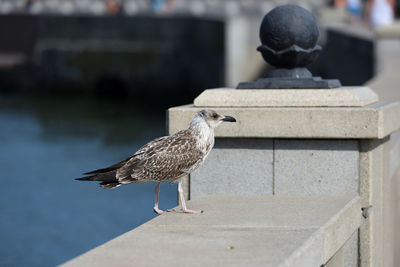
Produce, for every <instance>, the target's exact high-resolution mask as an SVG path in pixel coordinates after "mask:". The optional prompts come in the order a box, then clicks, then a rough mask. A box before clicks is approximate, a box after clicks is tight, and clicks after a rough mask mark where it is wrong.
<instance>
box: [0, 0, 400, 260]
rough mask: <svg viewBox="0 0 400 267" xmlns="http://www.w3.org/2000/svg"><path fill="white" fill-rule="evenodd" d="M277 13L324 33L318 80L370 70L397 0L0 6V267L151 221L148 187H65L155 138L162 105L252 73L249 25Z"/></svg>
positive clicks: (67, 255) (80, 249)
mask: <svg viewBox="0 0 400 267" xmlns="http://www.w3.org/2000/svg"><path fill="white" fill-rule="evenodd" d="M287 3H293V4H298V5H300V6H302V7H304V8H306V9H308V10H310V11H311V12H313V14H314V15H315V16H316V18H317V20H318V23H319V25H320V31H321V36H320V44H321V45H322V46H323V48H324V50H323V52H322V53H321V55H320V56H319V58H318V59H317V61H316V62H314V63H313V64H312V65H311V66H310V67H309V69H310V70H311V71H312V73H313V74H314V75H315V76H322V77H323V78H339V79H340V80H341V82H342V84H343V85H362V84H365V83H366V82H368V81H370V80H371V79H372V78H373V77H374V75H375V74H376V73H377V72H378V71H379V66H378V63H377V62H376V60H375V55H374V44H375V35H374V28H376V27H379V26H381V25H386V24H393V23H396V22H395V21H396V16H398V14H399V9H400V3H399V1H396V0H373V1H371V0H368V1H361V0H347V1H346V0H341V1H339V0H337V1H321V0H298V1H283V0H151V1H150V0H0V14H1V15H0V36H1V38H0V40H1V41H0V171H1V172H0V182H1V186H0V242H1V248H0V266H54V265H57V264H61V263H63V262H65V261H67V260H69V259H71V258H73V257H75V256H77V255H79V254H82V253H84V252H86V251H87V250H89V249H91V248H94V247H96V246H98V245H100V244H102V243H104V242H106V241H108V240H110V239H112V238H114V237H116V236H118V235H120V234H122V233H124V232H126V231H128V230H130V229H132V228H134V227H137V226H138V225H140V224H142V223H144V222H146V221H147V220H149V219H151V218H153V217H154V216H155V214H153V211H152V207H153V204H154V186H155V184H142V185H128V186H124V187H120V188H117V189H115V190H104V189H102V188H100V187H99V186H98V185H96V184H95V183H85V182H77V181H74V180H73V178H75V177H79V176H80V175H81V173H82V172H85V171H89V170H92V169H97V168H101V167H104V166H107V165H110V164H112V163H115V162H117V161H120V160H122V159H124V158H126V157H127V156H130V155H131V154H133V153H134V152H135V151H136V150H137V149H138V148H140V146H141V145H143V144H144V143H146V142H148V141H150V140H151V139H153V138H155V137H158V136H162V135H164V134H165V133H166V127H165V123H166V120H165V119H166V117H165V110H166V109H167V108H168V107H171V106H176V105H183V104H187V103H191V102H192V101H193V99H194V98H195V97H196V96H197V95H198V94H199V93H200V92H202V91H203V90H204V89H207V88H215V87H223V86H232V87H235V86H236V85H237V83H238V82H240V81H249V80H254V79H256V78H259V77H261V76H262V75H263V73H265V70H266V68H268V66H266V63H265V62H263V61H262V59H261V56H260V55H259V54H258V53H257V51H256V47H257V46H258V45H259V40H258V27H259V25H260V22H261V20H262V17H263V16H264V15H265V14H266V13H267V12H268V11H269V10H271V9H272V8H274V7H275V6H277V5H280V4H287ZM378 93H379V92H378ZM160 201H161V202H160V205H161V208H163V209H165V208H171V207H173V206H174V205H176V204H177V197H176V185H170V184H164V185H162V188H161V200H160Z"/></svg>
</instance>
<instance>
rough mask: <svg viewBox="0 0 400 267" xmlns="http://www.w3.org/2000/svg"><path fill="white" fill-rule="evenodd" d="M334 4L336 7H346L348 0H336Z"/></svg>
mask: <svg viewBox="0 0 400 267" xmlns="http://www.w3.org/2000/svg"><path fill="white" fill-rule="evenodd" d="M333 5H334V6H335V8H343V9H344V8H346V0H334V1H333Z"/></svg>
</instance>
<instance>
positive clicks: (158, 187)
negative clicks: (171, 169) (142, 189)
mask: <svg viewBox="0 0 400 267" xmlns="http://www.w3.org/2000/svg"><path fill="white" fill-rule="evenodd" d="M160 184H161V182H160V183H158V184H157V185H156V203H154V208H153V210H154V212H155V213H157V214H162V213H163V212H164V211H163V210H160V209H159V208H158V194H159V193H160Z"/></svg>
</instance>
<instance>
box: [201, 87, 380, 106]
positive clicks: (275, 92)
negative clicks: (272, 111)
mask: <svg viewBox="0 0 400 267" xmlns="http://www.w3.org/2000/svg"><path fill="white" fill-rule="evenodd" d="M378 100H379V98H378V95H377V94H376V93H375V92H374V91H372V90H371V89H370V88H368V87H359V86H358V87H340V88H336V89H232V88H218V89H208V90H205V91H204V92H202V93H201V94H200V95H199V96H198V97H197V98H196V99H195V100H194V105H195V106H196V107H363V106H366V105H370V104H373V103H376V102H378Z"/></svg>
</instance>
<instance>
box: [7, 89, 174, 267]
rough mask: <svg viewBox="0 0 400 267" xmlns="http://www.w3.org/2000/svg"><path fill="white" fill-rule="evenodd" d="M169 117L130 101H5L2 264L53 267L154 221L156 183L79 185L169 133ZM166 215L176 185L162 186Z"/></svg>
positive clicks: (87, 183) (90, 183)
mask: <svg viewBox="0 0 400 267" xmlns="http://www.w3.org/2000/svg"><path fill="white" fill-rule="evenodd" d="M164 124H165V116H164V112H163V111H161V110H160V111H156V112H150V111H149V110H143V109H138V108H135V107H134V105H131V104H130V103H129V102H118V101H117V103H112V104H110V103H109V102H107V101H92V100H89V99H87V100H85V99H39V98H36V99H22V100H21V99H17V100H15V99H11V100H10V99H8V100H7V99H5V98H4V97H3V98H1V97H0V171H1V172H0V183H1V185H0V242H1V246H0V265H1V266H54V265H57V264H60V263H63V262H65V261H66V260H68V259H70V258H72V257H75V256H77V255H79V254H82V253H83V252H86V251H87V250H89V249H91V248H94V247H96V246H98V245H100V244H102V243H104V242H106V241H108V240H110V239H112V238H114V237H116V236H118V235H120V234H122V233H124V232H126V231H129V230H131V229H133V228H134V227H137V226H138V225H140V224H142V223H144V222H146V221H147V220H149V219H151V218H153V217H154V216H155V214H154V213H153V211H152V207H153V203H154V186H155V185H154V184H141V185H126V186H122V187H119V188H116V189H113V190H105V189H102V188H101V187H99V186H98V185H97V184H96V183H92V182H79V181H75V180H73V178H74V177H79V176H80V174H81V173H82V172H84V171H88V170H92V169H96V168H100V167H104V166H106V165H109V164H112V163H115V162H116V161H119V160H121V159H123V158H125V157H127V156H129V155H131V154H132V153H134V152H135V151H136V150H137V149H138V148H139V147H140V146H141V145H143V144H144V143H145V142H147V141H149V140H151V139H153V138H155V137H157V136H161V135H163V134H164ZM160 196H161V200H160V201H161V202H160V205H161V208H169V207H173V206H174V205H176V204H177V201H176V186H175V185H170V184H164V185H162V187H161V195H160Z"/></svg>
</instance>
